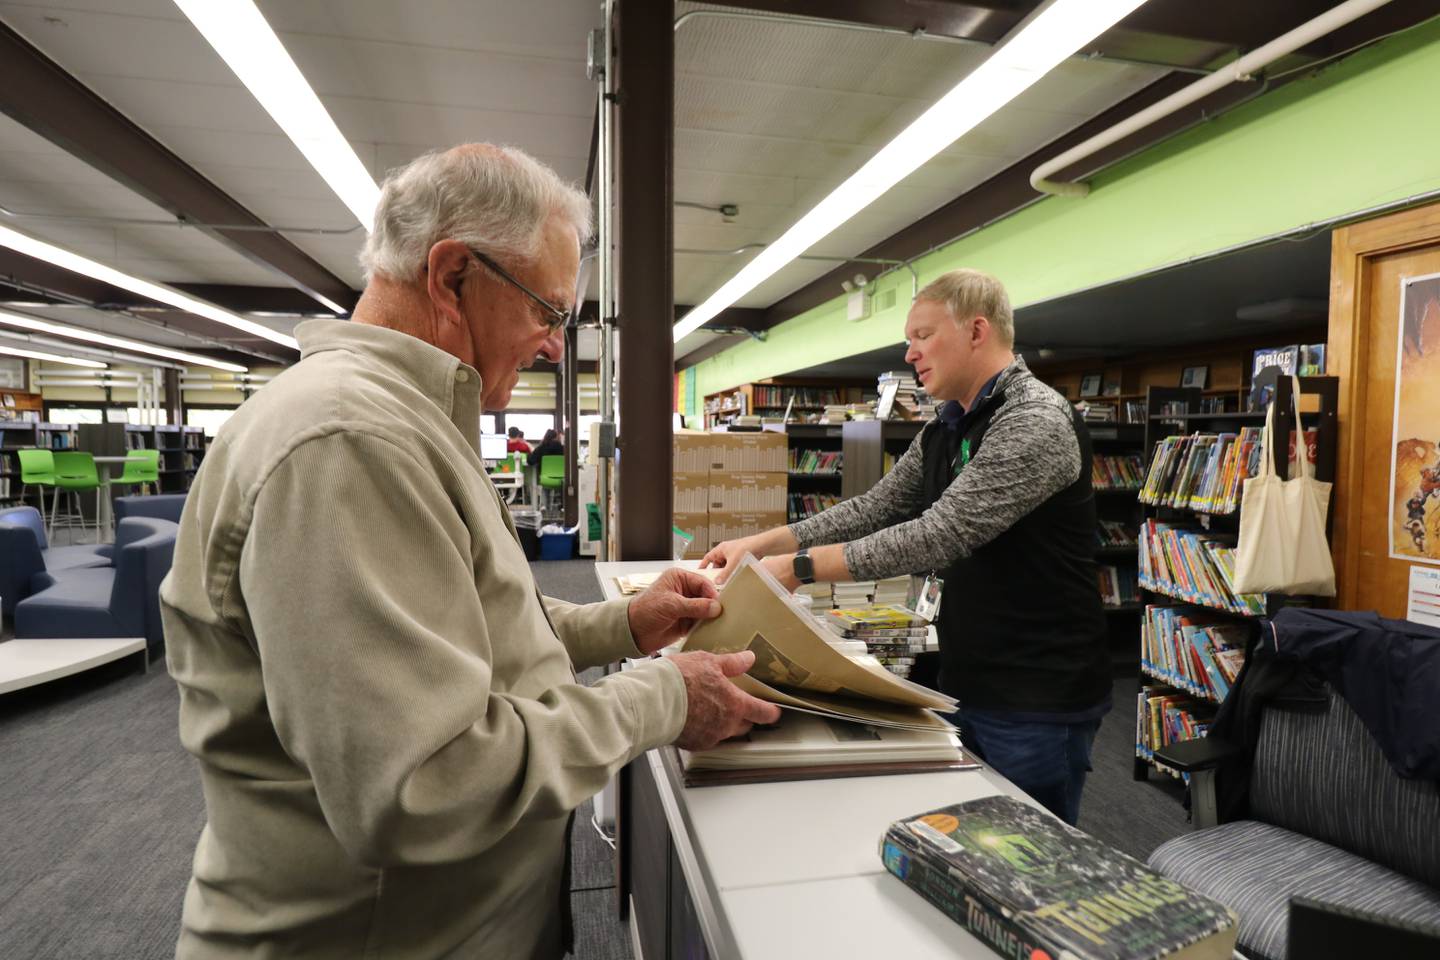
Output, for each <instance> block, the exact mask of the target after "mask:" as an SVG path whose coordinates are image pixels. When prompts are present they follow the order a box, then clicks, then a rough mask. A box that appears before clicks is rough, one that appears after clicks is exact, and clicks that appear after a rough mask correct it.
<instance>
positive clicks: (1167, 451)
mask: <svg viewBox="0 0 1440 960" xmlns="http://www.w3.org/2000/svg"><path fill="white" fill-rule="evenodd" d="M1262 433H1263V431H1261V430H1260V429H1259V428H1257V427H1245V428H1243V429H1242V430H1241V431H1240V432H1239V433H1238V434H1236V433H1219V434H1214V433H1193V434H1190V435H1188V436H1175V437H1166V438H1165V439H1164V440H1162V441H1161V442H1160V443H1159V444H1158V445H1157V446H1156V447H1155V456H1154V458H1153V459H1151V461H1150V469H1149V471H1148V473H1147V474H1146V476H1145V485H1144V486H1143V487H1142V488H1141V490H1140V502H1141V503H1148V504H1151V505H1153V506H1166V507H1179V508H1182V509H1188V510H1195V511H1198V512H1200V513H1219V514H1225V513H1234V512H1235V511H1236V510H1237V509H1238V508H1239V506H1240V493H1241V484H1242V482H1243V481H1244V480H1246V479H1248V478H1250V477H1253V476H1255V474H1256V473H1257V472H1259V470H1260V456H1261V453H1262V452H1263V449H1264V448H1263V446H1262V443H1261V440H1262Z"/></svg>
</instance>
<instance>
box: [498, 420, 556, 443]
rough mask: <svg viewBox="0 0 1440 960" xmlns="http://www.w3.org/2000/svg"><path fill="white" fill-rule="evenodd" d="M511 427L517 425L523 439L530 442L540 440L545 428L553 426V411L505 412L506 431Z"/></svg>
mask: <svg viewBox="0 0 1440 960" xmlns="http://www.w3.org/2000/svg"><path fill="white" fill-rule="evenodd" d="M511 427H519V428H520V432H521V433H522V434H524V435H525V439H526V440H528V441H530V443H532V444H536V443H539V442H540V438H541V437H543V436H545V431H546V430H553V429H554V428H555V414H553V413H507V414H505V428H506V430H507V431H508V430H509V429H510V428H511Z"/></svg>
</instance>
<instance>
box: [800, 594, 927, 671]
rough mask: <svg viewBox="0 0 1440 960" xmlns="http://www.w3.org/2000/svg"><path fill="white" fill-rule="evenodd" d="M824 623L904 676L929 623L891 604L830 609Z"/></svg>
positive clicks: (885, 665)
mask: <svg viewBox="0 0 1440 960" xmlns="http://www.w3.org/2000/svg"><path fill="white" fill-rule="evenodd" d="M825 623H826V625H827V626H829V627H830V629H831V630H833V631H834V632H835V633H836V634H838V635H839V636H840V637H842V638H844V639H846V640H858V641H861V642H863V643H864V644H865V649H866V651H867V652H868V653H869V654H870V656H872V657H874V658H875V659H876V660H878V661H880V663H881V664H882V665H883V666H884V667H885V669H887V670H889V671H890V672H891V673H895V674H898V675H900V676H902V677H903V676H906V675H907V674H909V672H910V668H911V667H912V666H914V665H915V656H916V655H917V654H919V653H921V652H923V651H924V649H925V641H926V638H927V636H928V635H929V632H930V631H929V624H928V622H927V621H926V620H925V619H924V618H923V617H921V616H920V615H919V614H918V613H916V612H915V611H913V610H907V609H906V608H904V607H899V606H894V605H891V604H870V605H867V606H863V607H842V608H840V609H837V610H831V611H829V612H828V614H827V615H826V617H825Z"/></svg>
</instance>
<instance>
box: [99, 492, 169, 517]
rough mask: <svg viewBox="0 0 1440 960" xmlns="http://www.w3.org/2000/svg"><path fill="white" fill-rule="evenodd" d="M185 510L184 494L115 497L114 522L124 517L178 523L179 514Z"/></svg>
mask: <svg viewBox="0 0 1440 960" xmlns="http://www.w3.org/2000/svg"><path fill="white" fill-rule="evenodd" d="M184 509H185V494H183V493H160V494H156V495H154V496H150V497H116V498H115V522H116V523H119V522H120V521H121V520H124V519H125V518H126V517H155V518H157V519H160V520H169V521H170V522H171V523H179V522H180V512H181V511H182V510H184Z"/></svg>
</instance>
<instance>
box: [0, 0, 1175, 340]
mask: <svg viewBox="0 0 1440 960" xmlns="http://www.w3.org/2000/svg"><path fill="white" fill-rule="evenodd" d="M259 6H260V8H261V10H262V12H263V13H264V14H265V16H266V18H267V19H268V20H269V21H270V23H271V25H272V26H273V27H274V28H275V29H276V31H277V33H278V34H279V36H280V39H281V41H282V42H283V43H284V45H285V47H286V49H287V50H288V51H289V52H290V54H291V56H292V57H293V58H294V60H295V62H296V63H297V65H298V66H299V68H300V70H301V72H302V73H304V75H305V76H306V78H307V79H308V80H309V82H310V84H311V85H312V86H313V87H314V88H315V90H316V92H317V94H318V95H319V97H320V99H321V101H322V102H323V103H324V105H325V106H326V108H327V109H328V110H329V111H330V113H331V115H332V116H333V117H334V118H335V121H336V123H337V124H338V126H339V128H340V130H341V132H342V133H343V134H344V135H345V136H346V137H347V139H349V141H350V143H351V144H352V145H353V146H354V148H355V150H356V152H357V153H358V155H359V156H360V158H361V160H362V161H363V162H364V164H365V165H366V166H367V168H368V169H369V170H370V171H371V173H372V175H374V176H375V177H376V179H377V180H378V179H380V178H381V177H382V176H383V175H384V173H385V171H386V170H387V169H389V168H391V167H394V166H396V165H399V164H402V163H404V162H406V161H408V160H410V159H412V158H413V157H415V156H417V155H418V154H420V153H422V152H424V151H426V150H429V149H434V148H442V147H446V146H449V145H452V144H455V143H459V142H463V141H468V140H482V139H483V140H491V141H496V142H505V143H512V144H515V145H517V146H520V147H522V148H524V149H526V150H528V151H530V152H531V153H533V154H535V155H536V156H538V157H540V158H541V159H543V160H544V161H546V162H547V163H549V164H551V165H552V166H553V167H555V168H556V170H558V171H559V173H560V174H561V175H562V176H563V177H565V178H567V179H570V180H573V181H577V182H578V181H581V180H582V179H583V177H584V175H585V167H586V161H587V154H588V150H589V143H590V134H591V125H592V121H593V116H594V103H595V89H594V86H593V85H592V84H591V83H590V82H589V81H588V80H587V79H586V77H585V47H586V35H587V33H588V32H589V31H590V30H591V29H592V28H594V27H595V26H598V23H599V18H600V4H599V2H598V0H529V2H526V3H515V2H513V0H405V2H404V3H401V2H397V0H259ZM701 8H703V5H701V4H694V3H681V4H677V13H683V12H687V11H690V10H695V9H701ZM708 9H715V8H708ZM0 19H3V20H4V21H5V22H6V23H7V24H8V25H10V26H11V27H12V28H14V29H15V30H17V31H18V32H19V33H20V34H22V35H23V36H24V37H25V38H26V39H27V40H29V41H30V42H32V43H34V44H35V45H36V46H37V47H39V48H40V49H41V50H43V51H44V52H45V53H46V54H47V55H48V56H50V57H52V58H53V59H55V60H56V61H57V62H58V63H59V65H60V66H61V67H62V68H63V69H65V70H67V71H69V72H70V73H72V74H74V75H75V76H76V77H77V78H78V79H79V80H80V81H82V82H83V83H85V84H86V85H88V86H89V87H90V88H91V89H93V90H94V91H95V92H96V93H98V94H99V95H100V96H102V97H104V98H105V99H106V100H108V101H109V102H110V103H112V104H113V105H114V106H115V107H116V108H117V109H118V110H119V111H120V112H122V113H123V114H125V115H126V116H128V117H129V118H130V119H131V120H133V121H134V122H135V123H137V124H138V125H140V126H141V127H143V128H144V129H145V130H147V131H148V132H149V133H150V134H151V135H153V136H155V137H156V138H157V139H159V140H160V141H161V142H162V143H164V144H165V145H166V146H167V147H169V148H170V149H171V150H173V151H174V152H175V153H176V154H178V155H179V156H180V157H181V159H183V160H184V161H185V162H187V163H189V164H190V165H192V166H193V167H195V168H196V169H197V170H199V171H200V172H201V173H202V174H204V175H205V176H207V177H208V178H210V179H211V180H212V181H214V182H215V183H216V184H217V185H218V186H219V187H220V188H221V189H223V190H225V191H226V192H227V193H229V194H231V195H232V196H233V197H235V199H237V200H238V201H239V202H240V203H242V204H243V205H244V206H246V207H248V208H249V209H250V210H251V211H253V212H254V213H255V214H256V215H258V216H259V217H261V218H263V219H265V220H266V221H268V222H270V223H272V224H276V225H284V226H305V227H313V228H330V229H346V228H350V227H353V226H354V220H353V218H352V217H351V216H350V214H349V213H348V212H347V210H346V208H345V207H344V206H343V205H342V204H341V203H340V201H339V200H338V199H337V198H336V197H335V196H334V195H333V194H332V193H331V192H330V190H329V189H328V187H326V185H325V184H324V182H323V181H322V180H321V179H320V177H319V175H318V174H316V173H315V172H314V171H313V170H312V169H311V168H310V166H309V164H308V163H307V162H306V161H305V159H304V158H303V157H302V156H301V154H300V152H299V151H298V150H297V149H296V148H295V147H294V145H293V144H291V142H290V141H289V139H288V138H287V137H286V136H285V135H284V134H283V133H282V132H281V131H280V130H279V129H278V128H277V127H276V125H275V124H274V122H273V121H272V120H271V119H270V118H269V116H268V115H267V114H266V113H265V112H264V110H263V109H262V108H261V107H260V106H259V104H258V103H257V102H256V101H255V100H254V98H253V97H252V96H251V95H250V93H249V92H248V91H247V90H245V88H244V87H243V86H242V85H241V84H240V82H239V81H238V80H237V79H236V77H235V76H234V74H233V73H232V72H231V71H230V70H229V68H228V67H226V66H225V64H224V63H223V62H222V61H221V60H220V59H219V57H218V55H216V54H215V53H214V51H213V50H212V49H211V48H210V46H209V44H207V43H206V42H205V40H204V39H203V38H202V37H201V36H200V34H199V33H198V32H197V31H196V30H195V29H194V28H193V27H192V26H191V25H190V23H189V22H188V21H187V20H186V19H185V18H184V17H183V15H182V14H181V13H180V12H179V10H178V8H177V7H175V5H174V4H173V3H172V2H171V0H52V2H43V0H30V2H24V0H0ZM985 53H986V48H984V47H979V46H975V45H969V44H956V43H947V42H940V41H930V40H917V39H911V38H908V37H899V36H893V35H884V34H878V33H867V32H857V31H852V30H836V29H832V28H826V27H821V26H816V25H794V24H785V25H781V24H775V23H757V22H753V21H745V20H736V19H718V18H710V17H706V18H701V19H698V20H695V21H692V22H690V23H687V24H686V25H685V26H683V27H682V28H681V30H680V31H679V32H678V34H677V36H676V88H675V125H676V129H675V196H676V199H677V200H681V201H690V202H698V203H704V204H715V205H718V204H721V203H736V204H739V206H740V213H739V215H738V216H737V217H736V218H734V222H732V223H726V222H724V221H723V220H722V219H721V217H720V215H719V214H717V213H712V212H707V211H703V210H696V209H691V208H688V207H677V208H676V211H675V241H676V246H677V247H680V248H701V249H730V248H734V247H738V246H741V245H743V244H749V243H756V242H760V243H763V242H768V241H771V240H774V239H775V238H777V237H778V236H779V235H780V234H781V233H783V232H784V230H785V229H786V228H787V227H788V226H789V225H790V224H791V223H793V222H794V221H795V220H796V219H798V218H799V216H800V215H802V214H803V213H804V212H805V211H806V210H807V209H809V207H810V206H812V205H813V204H814V203H815V202H817V201H818V200H819V199H820V198H821V197H823V196H824V195H825V194H826V193H828V192H829V191H830V190H831V189H833V188H834V187H835V186H836V185H838V184H839V183H840V182H841V181H842V180H843V179H844V178H845V177H846V176H848V175H849V174H850V173H851V172H853V171H854V170H855V169H856V168H857V167H858V166H859V165H860V164H861V163H862V162H863V161H864V160H865V159H866V158H867V157H868V156H869V155H870V154H871V153H873V152H874V150H875V149H877V148H878V147H879V146H880V145H882V144H883V143H884V142H886V141H887V140H888V139H889V138H891V137H892V136H893V135H894V134H895V133H897V132H898V131H899V130H900V129H902V128H903V127H904V126H905V125H906V124H907V123H908V122H910V121H911V120H912V119H913V118H914V117H916V116H917V115H918V114H919V113H920V112H921V111H922V110H923V109H924V108H925V107H926V106H928V105H929V104H930V103H931V102H933V101H934V100H935V99H936V98H937V97H938V96H939V95H940V94H942V93H943V92H944V91H946V90H948V89H949V88H950V87H952V86H953V85H954V84H955V83H956V82H957V81H958V80H959V79H960V78H961V77H963V76H964V75H965V74H966V72H968V71H969V70H970V69H972V68H973V67H974V66H975V65H976V64H977V63H978V62H979V61H980V59H981V58H983V56H985ZM1160 74H1161V71H1159V70H1154V69H1149V68H1143V67H1135V66H1122V65H1117V64H1113V63H1101V62H1093V61H1072V62H1069V63H1067V64H1065V65H1064V66H1062V67H1061V68H1060V69H1059V70H1057V71H1055V73H1054V74H1052V75H1051V76H1050V77H1049V78H1047V79H1045V80H1044V81H1042V82H1041V83H1039V84H1037V85H1036V86H1035V87H1034V88H1032V89H1031V90H1030V91H1029V92H1027V93H1026V94H1025V95H1023V96H1022V97H1020V98H1019V99H1018V100H1017V101H1016V102H1014V103H1013V104H1011V105H1010V106H1008V107H1007V108H1005V110H1003V111H1002V112H1001V113H1000V114H999V115H997V116H996V117H993V118H991V119H990V120H989V121H987V122H986V123H984V124H982V125H981V126H980V127H979V128H977V129H976V130H974V131H972V132H971V133H970V134H968V135H967V136H965V137H964V138H962V139H961V140H960V141H959V142H957V143H956V144H955V145H953V146H952V147H950V148H949V149H947V150H946V151H944V152H943V153H942V154H941V155H940V156H938V157H936V158H935V159H934V160H932V161H931V162H930V163H928V164H926V165H925V166H924V167H923V168H922V169H921V170H919V171H917V172H916V173H915V174H913V175H912V176H911V177H909V178H907V179H906V180H905V181H904V182H903V183H901V184H900V185H899V186H897V187H896V188H895V189H893V190H892V191H891V192H890V193H889V194H887V195H886V196H885V197H883V198H882V199H881V200H880V201H879V202H878V203H876V204H875V205H874V206H873V207H872V208H871V209H869V210H866V211H864V212H863V213H862V214H860V215H859V216H857V217H856V218H855V219H854V220H852V221H851V222H850V223H848V224H846V225H844V226H843V227H842V228H840V229H839V230H838V231H836V233H835V234H833V235H832V236H831V237H829V238H828V239H826V240H825V241H823V242H822V243H821V244H819V245H818V246H817V248H816V250H814V251H812V252H814V253H819V254H831V255H836V256H854V255H857V254H859V253H860V252H861V251H862V250H864V249H866V248H867V247H869V246H871V245H873V244H875V243H877V242H878V241H880V240H882V239H884V238H885V237H888V236H890V235H891V234H893V233H895V232H896V231H898V230H900V229H902V228H903V227H905V226H907V225H909V224H911V223H913V222H914V221H916V220H918V219H919V218H921V217H923V216H924V215H925V214H927V213H929V212H931V211H933V210H935V209H936V208H938V207H940V206H942V205H944V204H945V203H947V202H949V201H950V200H952V199H953V198H955V197H956V196H957V195H959V194H961V193H963V192H965V191H966V190H969V189H970V188H972V187H974V186H976V185H978V184H979V183H981V182H982V181H984V180H985V179H987V178H988V177H990V176H993V175H994V174H996V173H998V172H1000V171H1001V170H1003V169H1005V168H1006V167H1008V166H1009V165H1010V164H1012V163H1013V162H1015V161H1016V160H1018V159H1020V158H1022V157H1023V156H1025V155H1027V154H1029V153H1031V152H1032V151H1034V150H1035V149H1037V148H1038V147H1040V146H1041V145H1043V144H1044V143H1046V142H1048V141H1050V140H1052V139H1054V138H1055V137H1057V136H1059V135H1061V134H1063V133H1065V132H1066V131H1068V130H1070V129H1071V128H1073V127H1074V126H1076V125H1078V124H1079V123H1081V122H1083V121H1085V120H1087V119H1089V118H1090V117H1092V116H1093V115H1095V114H1096V113H1098V112H1100V111H1101V110H1103V109H1105V108H1106V107H1108V106H1110V105H1112V104H1113V103H1115V102H1117V101H1119V100H1121V99H1123V98H1124V97H1126V96H1128V95H1130V94H1131V93H1134V92H1135V91H1137V90H1139V89H1140V88H1142V87H1144V86H1146V85H1147V84H1149V83H1150V82H1152V81H1153V80H1154V79H1156V78H1157V77H1158V76H1160ZM0 205H4V206H6V207H10V208H12V209H17V210H22V211H25V212H28V213H44V214H52V215H57V214H58V215H77V214H79V215H90V216H107V217H140V218H155V219H165V214H164V212H163V211H161V210H160V209H159V208H157V207H154V206H153V205H151V204H149V203H147V202H146V201H144V200H141V199H140V198H139V197H137V196H135V195H134V194H132V193H130V192H129V191H128V190H126V189H125V188H124V187H121V186H120V185H118V184H116V183H114V182H113V181H110V180H109V179H108V178H106V177H105V176H104V175H102V174H100V173H97V172H96V171H94V170H93V169H92V168H90V167H88V166H86V165H85V164H84V163H82V162H81V161H78V160H75V159H74V158H72V157H69V156H68V155H67V154H65V153H64V152H63V151H61V150H60V149H59V148H57V147H54V146H53V145H52V144H50V143H49V142H48V141H46V140H44V139H43V138H41V137H39V136H37V135H35V134H33V133H31V132H29V131H28V130H26V129H24V128H22V127H20V126H18V125H17V124H15V123H14V122H13V121H10V120H8V119H4V118H0ZM7 222H13V223H16V224H17V225H19V226H20V227H21V228H22V229H25V230H27V231H29V232H31V233H34V234H36V235H38V236H41V237H43V238H45V239H48V240H52V241H54V242H56V243H60V244H63V245H66V246H69V247H73V248H75V249H77V250H79V251H80V252H83V253H86V254H89V255H91V256H94V257H96V258H97V259H100V260H103V261H106V262H109V263H113V264H115V265H116V266H119V267H121V268H122V269H126V270H130V271H133V272H135V273H137V274H139V275H141V276H144V277H147V278H150V279H155V280H160V281H166V282H187V281H189V282H206V283H228V284H259V285H281V284H283V283H284V282H285V281H284V280H283V279H281V278H280V277H278V275H276V274H275V273H273V272H271V271H269V270H268V269H267V268H265V267H263V266H259V265H257V264H255V263H254V262H253V261H251V260H249V259H247V258H246V257H244V256H243V255H241V254H239V253H237V252H235V251H233V250H232V249H230V248H229V247H227V246H225V245H224V244H222V243H220V242H218V241H215V240H212V239H210V238H209V237H207V236H205V235H203V234H201V233H199V232H198V231H194V230H187V229H181V228H177V227H170V226H165V227H147V226H130V225H125V226H119V225H81V224H73V223H63V222H58V221H44V220H25V221H7ZM289 236H290V239H291V240H292V241H293V242H294V243H295V244H296V245H297V246H299V247H300V248H301V249H303V250H305V251H306V252H307V253H309V254H310V255H311V256H312V257H314V258H315V259H316V260H317V261H319V262H320V263H321V264H323V265H324V266H325V267H326V268H328V269H329V270H331V271H332V272H333V273H335V274H336V275H338V276H340V277H341V278H343V279H344V280H345V281H346V282H347V283H349V284H351V285H352V286H354V287H356V288H357V289H358V288H359V286H360V283H361V274H360V270H359V267H358V265H357V264H356V261H355V254H356V252H357V251H358V248H359V245H360V241H361V233H360V232H359V231H358V230H357V231H355V232H353V233H349V234H346V235H343V236H317V235H313V234H302V233H292V234H290V235H289ZM751 255H753V254H747V255H742V256H734V257H726V256H708V255H707V256H699V255H689V254H686V255H679V256H677V258H676V271H675V272H676V279H675V297H676V301H677V302H680V303H698V302H700V301H701V300H703V299H704V297H705V296H707V295H708V294H709V293H711V292H712V291H713V290H714V289H715V288H717V287H718V286H719V285H720V284H721V283H722V282H723V281H724V280H725V279H727V278H728V277H729V276H731V275H732V274H733V273H734V272H735V271H736V270H738V269H739V268H740V266H742V265H743V263H744V262H745V261H746V260H748V259H749V256H751ZM831 266H832V265H831V264H826V263H816V262H797V263H795V264H792V265H791V266H789V267H787V268H785V269H784V270H782V271H781V272H780V273H778V274H777V275H776V276H775V277H773V278H772V279H771V280H769V281H767V282H766V283H765V284H762V285H761V286H760V287H759V288H757V289H756V290H755V291H753V292H752V293H751V294H750V295H749V296H747V297H745V298H744V299H743V300H742V301H741V305H742V306H756V307H759V306H768V305H769V304H771V303H773V302H775V301H776V300H778V299H780V298H782V297H783V296H785V295H787V294H789V293H791V292H793V291H794V290H796V289H798V288H799V287H801V286H803V285H804V284H806V283H808V282H810V281H811V280H813V279H815V278H816V277H818V276H820V275H822V274H824V273H825V272H827V271H828V270H829V269H830V267H831ZM592 286H593V283H592ZM837 292H838V291H837ZM136 335H137V336H139V335H141V334H138V333H137V334H136ZM682 346H683V345H682ZM677 352H681V351H677Z"/></svg>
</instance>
